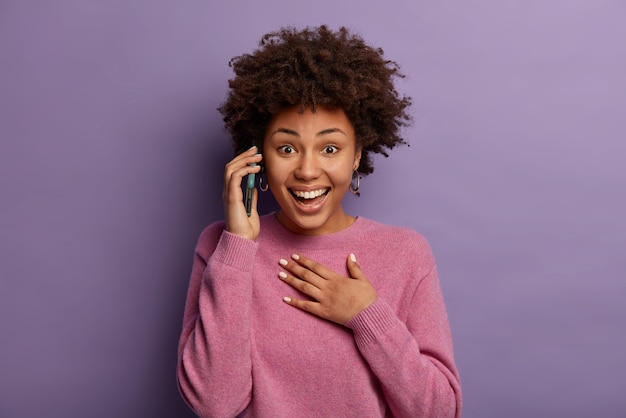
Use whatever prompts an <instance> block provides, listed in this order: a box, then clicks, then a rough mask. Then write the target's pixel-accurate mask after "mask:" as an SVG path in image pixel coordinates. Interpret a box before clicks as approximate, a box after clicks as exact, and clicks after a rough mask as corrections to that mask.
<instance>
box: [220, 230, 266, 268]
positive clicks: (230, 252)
mask: <svg viewBox="0 0 626 418" xmlns="http://www.w3.org/2000/svg"><path fill="white" fill-rule="evenodd" d="M257 248H258V244H257V243H256V242H255V241H252V240H249V239H247V238H243V237H240V236H239V235H235V234H232V233H230V232H228V231H222V235H221V236H220V240H219V241H218V243H217V247H216V248H215V252H214V253H213V256H212V257H213V258H214V259H215V261H217V262H220V263H223V264H225V265H227V266H231V267H235V268H237V269H239V270H241V271H250V270H252V264H253V260H254V256H255V254H256V250H257Z"/></svg>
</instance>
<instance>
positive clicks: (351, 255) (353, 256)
mask: <svg viewBox="0 0 626 418" xmlns="http://www.w3.org/2000/svg"><path fill="white" fill-rule="evenodd" d="M350 260H352V262H353V263H356V255H354V254H350Z"/></svg>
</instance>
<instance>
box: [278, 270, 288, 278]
mask: <svg viewBox="0 0 626 418" xmlns="http://www.w3.org/2000/svg"><path fill="white" fill-rule="evenodd" d="M278 275H279V276H280V278H281V279H286V278H287V273H285V272H284V271H281V272H280V273H278Z"/></svg>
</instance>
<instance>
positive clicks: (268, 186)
mask: <svg viewBox="0 0 626 418" xmlns="http://www.w3.org/2000/svg"><path fill="white" fill-rule="evenodd" d="M269 188H270V185H269V183H267V181H266V182H265V187H263V175H262V174H261V175H260V176H259V190H261V191H262V192H266V191H268V190H269Z"/></svg>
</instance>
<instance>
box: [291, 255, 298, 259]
mask: <svg viewBox="0 0 626 418" xmlns="http://www.w3.org/2000/svg"><path fill="white" fill-rule="evenodd" d="M291 258H293V259H294V260H300V256H299V255H298V254H292V255H291Z"/></svg>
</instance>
